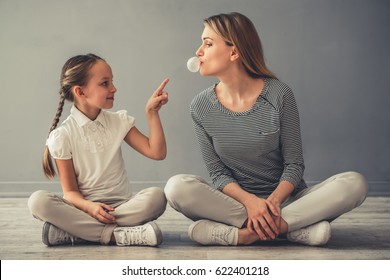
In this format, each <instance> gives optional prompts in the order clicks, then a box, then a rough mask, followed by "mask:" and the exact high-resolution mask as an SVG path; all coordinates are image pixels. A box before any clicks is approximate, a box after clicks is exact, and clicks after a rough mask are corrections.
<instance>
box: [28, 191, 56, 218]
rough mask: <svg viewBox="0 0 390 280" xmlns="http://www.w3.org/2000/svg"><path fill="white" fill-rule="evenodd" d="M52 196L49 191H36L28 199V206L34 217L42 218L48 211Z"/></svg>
mask: <svg viewBox="0 0 390 280" xmlns="http://www.w3.org/2000/svg"><path fill="white" fill-rule="evenodd" d="M51 196H52V194H51V193H50V192H47V191H42V190H39V191H36V192H34V193H32V194H31V196H30V197H29V199H28V202H27V206H28V209H29V210H30V212H31V214H32V215H33V216H42V214H43V212H44V211H45V210H46V209H47V203H48V201H49V200H50V198H51Z"/></svg>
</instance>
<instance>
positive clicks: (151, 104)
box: [145, 79, 169, 113]
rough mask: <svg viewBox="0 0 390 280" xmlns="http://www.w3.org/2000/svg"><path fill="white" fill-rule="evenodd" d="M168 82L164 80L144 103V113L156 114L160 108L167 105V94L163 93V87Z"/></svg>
mask: <svg viewBox="0 0 390 280" xmlns="http://www.w3.org/2000/svg"><path fill="white" fill-rule="evenodd" d="M168 82H169V79H165V80H164V81H163V82H162V83H161V85H160V86H159V87H158V88H157V89H156V91H155V92H154V93H153V94H152V96H151V97H150V98H149V100H148V102H147V103H146V108H145V110H146V113H151V112H158V111H159V110H160V109H161V107H162V106H163V105H165V104H167V103H168V93H167V92H166V91H164V87H165V86H166V84H167V83H168Z"/></svg>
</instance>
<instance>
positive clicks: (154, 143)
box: [124, 79, 169, 160]
mask: <svg viewBox="0 0 390 280" xmlns="http://www.w3.org/2000/svg"><path fill="white" fill-rule="evenodd" d="M168 81H169V80H168V79H166V80H164V81H163V82H162V83H161V85H160V86H159V87H158V88H157V90H156V91H155V92H154V93H153V95H152V96H151V97H150V99H149V100H148V102H147V104H146V109H145V110H146V118H147V121H148V125H149V137H146V136H145V135H144V134H142V133H141V132H140V131H139V130H138V129H137V128H136V127H133V128H132V129H130V131H129V132H128V133H127V135H126V136H125V139H124V140H125V141H126V143H127V144H129V145H130V146H131V147H132V148H133V149H135V150H136V151H138V152H139V153H141V154H143V155H144V156H146V157H148V158H151V159H155V160H163V159H164V158H165V157H166V155H167V145H166V141H165V135H164V130H163V127H162V124H161V120H160V116H159V114H158V111H159V110H160V109H161V107H162V106H163V105H165V104H166V103H167V102H168V93H166V92H165V91H164V87H165V85H166V84H167V83H168Z"/></svg>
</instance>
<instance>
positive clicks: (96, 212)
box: [87, 202, 115, 224]
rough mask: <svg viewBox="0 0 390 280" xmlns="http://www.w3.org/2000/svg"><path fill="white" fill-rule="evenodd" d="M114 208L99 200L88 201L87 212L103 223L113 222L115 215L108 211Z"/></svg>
mask: <svg viewBox="0 0 390 280" xmlns="http://www.w3.org/2000/svg"><path fill="white" fill-rule="evenodd" d="M114 210H115V208H114V207H112V206H110V205H107V204H104V203H101V202H90V203H89V205H88V208H87V213H88V214H89V215H90V216H91V217H93V218H95V219H96V220H98V221H100V222H102V223H104V224H113V223H115V217H114V216H113V215H111V214H110V213H109V211H114Z"/></svg>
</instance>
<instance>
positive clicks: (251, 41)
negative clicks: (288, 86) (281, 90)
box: [204, 12, 276, 79]
mask: <svg viewBox="0 0 390 280" xmlns="http://www.w3.org/2000/svg"><path fill="white" fill-rule="evenodd" d="M204 23H205V25H206V24H207V25H208V26H209V27H210V28H211V29H212V30H213V31H214V32H216V33H217V34H218V35H219V36H220V37H221V38H222V39H223V40H225V42H226V44H227V45H228V46H235V47H236V50H237V52H238V54H239V56H240V58H241V61H242V64H243V65H244V68H245V70H246V72H247V73H248V74H249V76H251V77H252V78H275V79H276V77H275V75H274V74H273V73H272V72H271V71H270V70H269V69H268V68H267V66H266V65H265V61H264V54H263V47H262V44H261V41H260V38H259V35H258V34H257V31H256V28H255V26H254V25H253V23H252V22H251V20H250V19H248V18H247V17H246V16H244V15H242V14H240V13H237V12H234V13H230V14H219V15H214V16H211V17H209V18H206V19H205V20H204Z"/></svg>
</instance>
